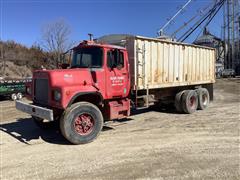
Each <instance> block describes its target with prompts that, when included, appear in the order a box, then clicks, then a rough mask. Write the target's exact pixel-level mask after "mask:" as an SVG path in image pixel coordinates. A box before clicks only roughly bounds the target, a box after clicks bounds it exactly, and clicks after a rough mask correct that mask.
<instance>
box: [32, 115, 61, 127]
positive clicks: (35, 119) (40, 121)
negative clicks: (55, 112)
mask: <svg viewBox="0 0 240 180" xmlns="http://www.w3.org/2000/svg"><path fill="white" fill-rule="evenodd" d="M32 119H33V122H34V123H35V124H36V125H37V127H39V128H40V129H43V130H47V129H53V128H54V127H56V126H57V124H58V123H57V121H47V122H45V121H44V119H42V118H39V117H36V116H32Z"/></svg>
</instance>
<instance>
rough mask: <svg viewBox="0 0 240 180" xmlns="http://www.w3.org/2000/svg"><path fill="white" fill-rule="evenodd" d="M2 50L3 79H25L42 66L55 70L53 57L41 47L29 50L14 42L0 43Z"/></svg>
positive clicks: (0, 52) (0, 71)
mask: <svg viewBox="0 0 240 180" xmlns="http://www.w3.org/2000/svg"><path fill="white" fill-rule="evenodd" d="M0 48H1V49H0V76H1V77H4V78H25V77H29V76H32V71H33V70H34V69H39V68H41V66H44V67H48V68H50V69H51V68H53V65H52V64H53V60H52V58H51V55H50V54H49V53H46V52H44V51H43V50H42V49H41V48H40V47H39V46H32V47H31V48H28V47H26V46H24V45H22V44H19V43H16V42H14V41H6V42H3V41H0Z"/></svg>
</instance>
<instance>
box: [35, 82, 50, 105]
mask: <svg viewBox="0 0 240 180" xmlns="http://www.w3.org/2000/svg"><path fill="white" fill-rule="evenodd" d="M34 102H35V103H38V104H42V105H47V104H48V79H35V80H34Z"/></svg>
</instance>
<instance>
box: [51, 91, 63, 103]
mask: <svg viewBox="0 0 240 180" xmlns="http://www.w3.org/2000/svg"><path fill="white" fill-rule="evenodd" d="M53 97H54V100H55V101H60V100H61V97H62V95H61V93H60V92H59V91H58V90H54V92H53Z"/></svg>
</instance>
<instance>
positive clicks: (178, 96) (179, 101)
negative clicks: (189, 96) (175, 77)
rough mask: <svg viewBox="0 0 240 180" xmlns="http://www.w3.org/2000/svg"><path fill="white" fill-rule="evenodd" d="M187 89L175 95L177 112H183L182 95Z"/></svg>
mask: <svg viewBox="0 0 240 180" xmlns="http://www.w3.org/2000/svg"><path fill="white" fill-rule="evenodd" d="M184 92H185V91H180V92H179V93H177V94H176V96H175V103H174V105H175V108H176V110H177V112H180V113H182V112H183V108H182V95H183V93H184Z"/></svg>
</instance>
